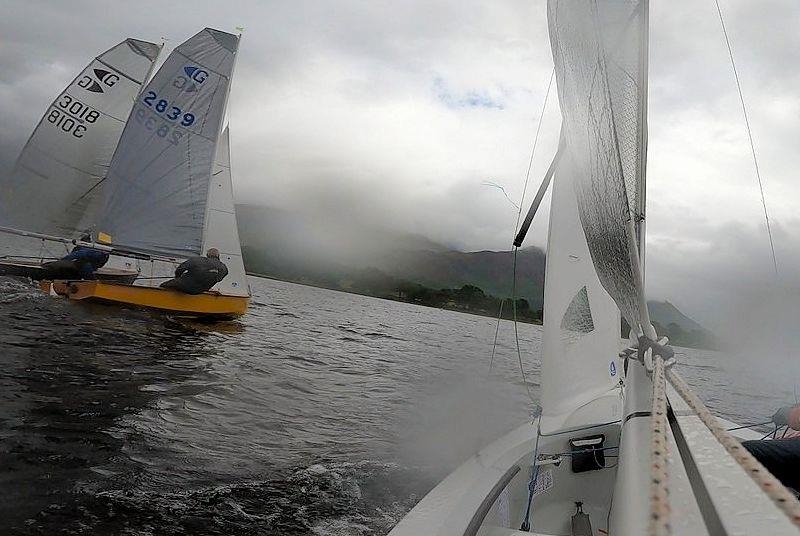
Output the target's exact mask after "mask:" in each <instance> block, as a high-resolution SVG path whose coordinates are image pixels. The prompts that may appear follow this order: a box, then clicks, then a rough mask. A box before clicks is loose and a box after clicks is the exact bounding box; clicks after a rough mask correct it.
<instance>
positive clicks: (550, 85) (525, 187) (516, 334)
mask: <svg viewBox="0 0 800 536" xmlns="http://www.w3.org/2000/svg"><path fill="white" fill-rule="evenodd" d="M555 74H556V68H555V66H553V70H552V71H550V79H549V81H548V83H547V91H546V92H545V95H544V102H543V103H542V111H541V113H540V114H539V121H538V123H537V125H536V133H535V134H534V136H533V146H532V147H531V156H530V158H529V159H528V169H527V171H526V172H525V183H524V184H523V187H522V197H521V198H520V202H519V206H517V205H516V204H515V206H517V221H516V222H515V223H514V235H515V236H516V234H517V229H518V228H519V220H520V218H521V217H522V207H524V206H525V205H524V202H525V193H526V192H527V190H528V182H529V181H530V177H531V169H532V168H533V157H534V156H535V155H536V146H537V145H538V143H539V134H540V133H541V131H542V123H543V122H544V113H545V110H547V102H548V101H549V100H550V92H551V90H552V88H553V80H554V79H555ZM504 192H505V190H504ZM517 249H518V248H517V247H516V246H514V259H513V266H512V269H511V273H512V276H511V306H512V311H513V315H512V316H513V322H514V340H515V342H516V348H517V360H518V361H519V370H520V373H521V375H522V381H523V383H524V384H525V390H526V391H527V393H528V398H530V400H531V402H534V398H533V395H532V394H531V389H530V386H529V385H528V381H527V379H526V377H525V369H524V368H523V366H522V351H521V350H520V347H519V331H518V328H517V304H516V288H517ZM504 301H505V300H500V311H499V313H498V314H497V326H496V327H495V333H494V342H493V343H492V357H491V360H490V361H489V372H490V373H491V371H492V367H493V366H494V356H495V352H496V349H497V334H498V332H499V331H500V320H501V317H502V315H503V302H504Z"/></svg>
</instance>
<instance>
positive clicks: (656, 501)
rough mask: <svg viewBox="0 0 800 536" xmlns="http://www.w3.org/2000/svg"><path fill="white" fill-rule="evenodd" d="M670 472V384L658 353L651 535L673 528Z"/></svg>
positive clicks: (661, 534)
mask: <svg viewBox="0 0 800 536" xmlns="http://www.w3.org/2000/svg"><path fill="white" fill-rule="evenodd" d="M648 352H652V350H648ZM668 475H669V473H668V470H667V388H666V381H665V380H664V359H663V358H662V357H661V356H659V355H656V356H655V359H654V361H653V408H652V412H651V416H650V534H651V536H668V535H669V534H670V532H671V529H670V504H669V488H668V485H667V484H668V480H669V476H668Z"/></svg>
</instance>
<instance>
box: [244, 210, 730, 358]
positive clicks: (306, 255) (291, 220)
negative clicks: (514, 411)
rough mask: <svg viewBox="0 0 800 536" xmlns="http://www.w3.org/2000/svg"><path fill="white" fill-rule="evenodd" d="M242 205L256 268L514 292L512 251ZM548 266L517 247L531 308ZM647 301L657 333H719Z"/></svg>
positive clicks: (695, 338)
mask: <svg viewBox="0 0 800 536" xmlns="http://www.w3.org/2000/svg"><path fill="white" fill-rule="evenodd" d="M236 211H237V217H238V222H239V234H240V239H241V242H242V251H243V253H244V258H245V266H246V267H247V270H248V271H249V272H252V273H258V274H262V275H266V276H269V277H274V278H277V279H284V280H288V281H294V282H298V283H305V284H311V285H318V286H325V287H328V288H334V289H340V290H345V291H351V292H359V293H363V294H370V295H373V296H379V297H392V298H397V297H398V296H400V295H402V294H407V293H408V292H410V288H411V286H414V285H416V286H421V287H425V288H428V289H431V290H439V289H461V288H463V287H465V286H468V287H478V288H479V289H481V290H482V291H484V292H485V293H486V294H487V295H489V297H490V298H491V297H496V298H510V297H511V294H512V292H511V274H512V267H513V260H514V255H513V252H512V251H475V252H463V251H457V250H454V249H451V248H449V247H447V246H445V245H442V244H438V243H436V242H433V241H431V240H429V239H428V238H425V237H424V236H420V235H413V234H407V233H402V232H399V231H396V230H393V229H388V228H383V227H380V226H376V225H364V224H363V223H361V222H359V221H357V220H355V219H352V218H349V217H348V215H347V214H341V215H339V216H337V218H336V219H332V218H330V217H327V218H321V217H319V216H316V215H309V214H302V213H297V212H288V211H284V210H279V209H274V208H267V207H262V206H255V205H237V207H236ZM544 271H545V253H544V252H543V251H542V250H541V249H540V248H537V247H526V248H523V249H520V250H519V251H518V252H517V290H516V297H517V298H524V299H525V300H526V301H527V304H529V306H530V309H531V310H532V311H536V310H538V309H541V308H542V302H543V295H544ZM433 303H438V302H433ZM487 303H488V302H487ZM648 303H649V306H650V312H651V316H652V319H653V322H654V323H655V324H656V327H657V329H658V331H659V333H662V334H664V333H665V334H667V335H668V336H669V337H670V339H671V340H672V341H673V342H674V343H675V344H679V345H700V346H705V347H709V346H714V344H713V342H712V340H713V336H712V335H711V334H710V333H709V332H708V331H707V330H705V329H704V328H703V327H702V326H700V325H699V324H698V323H697V322H695V321H694V320H692V319H691V318H689V317H687V316H686V315H684V314H683V313H681V312H680V311H679V310H678V309H677V308H676V307H675V306H674V305H673V304H671V303H670V302H668V301H650V302H648ZM482 312H488V311H482ZM495 314H496V313H495Z"/></svg>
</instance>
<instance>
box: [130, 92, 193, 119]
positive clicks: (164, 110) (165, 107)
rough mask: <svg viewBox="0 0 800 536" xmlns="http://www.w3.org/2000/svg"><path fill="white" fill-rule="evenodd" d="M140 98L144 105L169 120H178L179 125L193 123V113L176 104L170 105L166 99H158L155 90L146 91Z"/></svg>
mask: <svg viewBox="0 0 800 536" xmlns="http://www.w3.org/2000/svg"><path fill="white" fill-rule="evenodd" d="M142 100H143V101H144V103H145V104H146V105H148V106H150V107H151V108H154V109H155V111H156V112H158V113H159V114H161V115H163V116H164V117H166V118H167V119H169V120H170V121H178V120H180V123H181V125H182V126H184V127H189V126H192V124H193V123H194V114H192V113H189V112H186V113H184V112H183V110H181V109H180V108H178V107H177V106H170V104H169V102H167V101H166V100H164V99H159V98H158V95H157V94H156V92H155V91H148V92H147V95H145V96H144V99H142Z"/></svg>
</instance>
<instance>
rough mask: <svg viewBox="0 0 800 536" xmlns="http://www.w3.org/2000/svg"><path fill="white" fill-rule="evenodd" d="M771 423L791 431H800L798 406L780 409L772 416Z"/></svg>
mask: <svg viewBox="0 0 800 536" xmlns="http://www.w3.org/2000/svg"><path fill="white" fill-rule="evenodd" d="M772 422H774V423H775V424H777V425H778V426H788V427H789V428H791V429H792V430H797V431H800V404H796V405H794V406H784V407H782V408H780V409H779V410H778V411H776V412H775V415H773V416H772Z"/></svg>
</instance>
